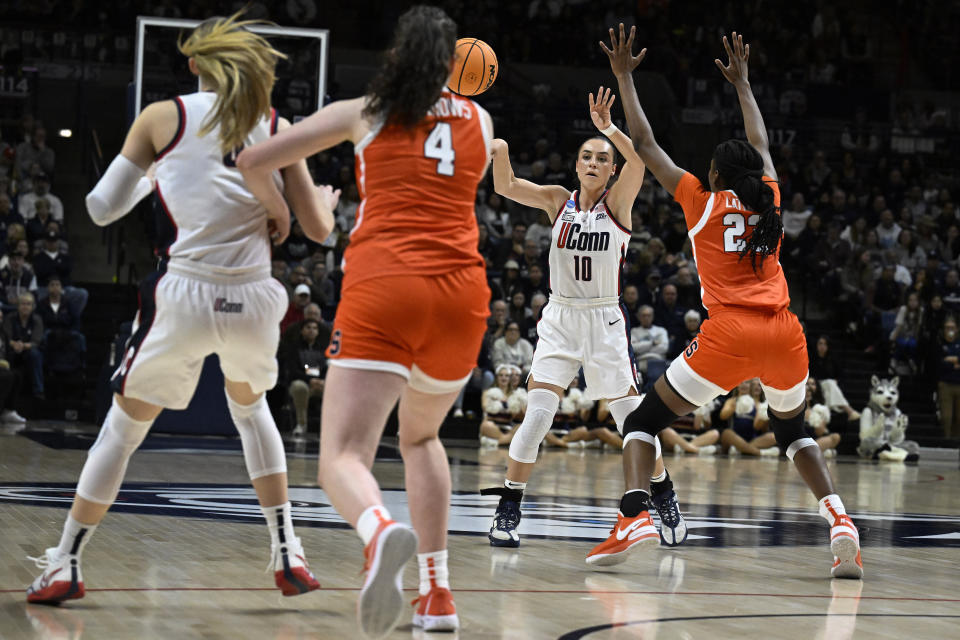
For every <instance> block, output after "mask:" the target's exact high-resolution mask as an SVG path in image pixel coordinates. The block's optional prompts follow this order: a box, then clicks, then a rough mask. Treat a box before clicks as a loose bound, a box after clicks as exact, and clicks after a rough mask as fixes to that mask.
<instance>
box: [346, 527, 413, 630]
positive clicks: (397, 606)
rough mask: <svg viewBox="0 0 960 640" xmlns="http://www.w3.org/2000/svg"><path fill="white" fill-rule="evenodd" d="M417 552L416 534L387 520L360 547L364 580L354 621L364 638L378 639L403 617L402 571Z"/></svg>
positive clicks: (408, 528)
mask: <svg viewBox="0 0 960 640" xmlns="http://www.w3.org/2000/svg"><path fill="white" fill-rule="evenodd" d="M416 553H417V534H416V533H414V531H413V529H411V528H410V527H408V526H406V525H403V524H400V523H398V522H394V521H393V520H389V521H386V522H383V523H381V524H380V527H379V528H378V529H377V532H376V533H375V534H374V536H373V539H372V540H371V541H370V543H369V544H368V545H367V546H366V547H365V548H364V550H363V555H364V557H365V558H366V563H365V564H364V567H363V570H364V571H365V572H366V574H367V577H366V579H365V580H364V581H363V588H362V589H361V590H360V598H359V600H358V601H357V621H358V622H359V623H360V629H361V630H362V631H363V633H364V635H365V636H367V637H368V638H382V637H383V636H385V635H387V634H388V633H390V632H391V631H393V628H394V627H396V626H397V623H398V622H399V621H400V616H401V615H403V568H404V566H406V564H407V561H409V560H410V558H412V557H413V556H414V555H415V554H416Z"/></svg>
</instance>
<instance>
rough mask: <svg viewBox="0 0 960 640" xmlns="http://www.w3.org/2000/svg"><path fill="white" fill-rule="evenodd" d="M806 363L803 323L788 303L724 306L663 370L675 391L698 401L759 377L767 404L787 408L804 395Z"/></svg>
mask: <svg viewBox="0 0 960 640" xmlns="http://www.w3.org/2000/svg"><path fill="white" fill-rule="evenodd" d="M808 369H809V362H808V360H807V341H806V338H805V337H804V335H803V328H802V327H801V326H800V321H799V320H797V316H795V315H794V314H793V313H791V312H790V311H789V310H788V309H783V310H781V311H779V312H775V313H771V312H767V311H759V310H752V309H744V308H730V307H726V308H723V309H720V310H718V311H715V312H714V314H713V315H712V316H711V317H710V318H709V319H707V320H705V321H704V322H703V324H702V325H701V326H700V333H699V334H698V335H697V337H696V338H694V340H693V341H692V342H691V343H690V344H689V345H688V346H687V348H686V350H685V351H684V352H683V353H681V354H680V355H679V356H677V358H676V360H674V361H673V363H671V365H670V367H669V368H668V369H667V373H666V375H667V382H669V383H670V385H671V386H672V387H673V389H674V391H676V392H677V393H679V394H680V395H681V396H682V397H683V398H685V399H686V400H687V401H689V402H691V403H692V404H695V405H697V406H701V405H704V404H706V403H707V402H709V401H710V400H712V399H713V398H715V397H716V396H718V395H721V394H724V393H727V392H729V391H730V390H731V389H733V388H734V387H735V386H737V385H738V384H740V383H741V382H743V381H744V380H749V379H751V378H760V383H761V385H762V386H763V391H764V394H765V395H766V398H767V403H768V404H769V406H770V407H771V408H772V409H774V410H776V411H789V410H791V409H795V408H797V407H798V406H800V404H801V403H802V402H803V400H804V398H805V395H806V389H805V385H806V382H807V375H808Z"/></svg>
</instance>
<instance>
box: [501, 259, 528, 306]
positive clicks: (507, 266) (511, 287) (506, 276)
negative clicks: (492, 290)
mask: <svg viewBox="0 0 960 640" xmlns="http://www.w3.org/2000/svg"><path fill="white" fill-rule="evenodd" d="M500 288H501V290H502V291H503V295H504V298H505V299H507V300H511V299H512V298H513V294H514V293H516V292H517V291H523V289H524V285H523V280H521V278H520V264H519V263H518V262H517V261H516V260H512V259H511V260H507V261H506V263H504V265H503V275H502V276H500Z"/></svg>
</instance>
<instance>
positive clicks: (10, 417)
mask: <svg viewBox="0 0 960 640" xmlns="http://www.w3.org/2000/svg"><path fill="white" fill-rule="evenodd" d="M26 421H27V419H26V418H24V417H23V416H22V415H20V414H19V413H17V412H16V411H14V410H13V409H7V410H6V411H4V412H3V413H0V422H3V423H7V424H24V423H25V422H26Z"/></svg>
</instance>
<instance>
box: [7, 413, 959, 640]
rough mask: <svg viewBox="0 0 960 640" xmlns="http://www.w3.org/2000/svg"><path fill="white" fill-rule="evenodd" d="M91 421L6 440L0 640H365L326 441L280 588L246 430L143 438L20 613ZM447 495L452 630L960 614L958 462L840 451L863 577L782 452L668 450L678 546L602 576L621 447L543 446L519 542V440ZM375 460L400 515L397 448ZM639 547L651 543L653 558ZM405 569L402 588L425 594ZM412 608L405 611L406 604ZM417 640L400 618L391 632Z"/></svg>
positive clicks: (923, 632)
mask: <svg viewBox="0 0 960 640" xmlns="http://www.w3.org/2000/svg"><path fill="white" fill-rule="evenodd" d="M94 437H95V433H94V432H93V431H92V430H89V429H88V430H83V429H73V430H70V431H68V432H66V433H64V432H63V430H62V426H51V427H49V428H48V429H44V428H43V426H42V425H41V426H40V427H36V426H33V425H31V429H30V430H28V431H26V432H22V433H20V434H17V435H10V434H7V435H3V436H0V522H2V523H3V524H2V533H0V549H2V554H3V556H2V557H3V560H2V564H0V569H2V571H0V576H2V577H0V638H4V639H5V640H6V639H20V638H69V639H74V640H75V639H80V638H90V639H97V640H99V639H107V638H205V639H206V638H230V639H237V638H257V639H269V640H273V639H278V640H284V639H295V638H297V639H299V638H357V637H359V631H358V629H357V626H356V621H355V604H356V597H357V591H358V587H359V585H360V583H361V576H360V570H361V568H362V565H363V558H362V553H361V545H360V541H359V539H358V538H357V536H356V535H355V534H354V533H353V532H352V530H349V529H347V528H346V527H345V525H344V523H343V522H342V521H341V520H340V519H339V517H338V516H337V515H336V513H335V512H334V511H333V509H332V508H331V507H330V505H329V503H328V502H326V500H325V496H324V494H323V492H322V491H321V490H320V489H318V488H317V486H316V469H317V457H316V443H315V442H313V443H311V444H307V445H303V444H301V445H299V447H297V446H294V445H290V449H289V450H288V460H289V462H288V464H289V470H290V483H291V500H292V501H293V503H294V518H295V520H296V525H297V527H298V531H299V535H300V536H301V537H302V539H303V543H304V547H305V548H306V551H307V554H308V559H309V561H310V564H311V567H312V569H313V571H314V573H315V574H316V576H317V578H318V579H319V580H320V582H321V584H322V585H323V589H322V590H320V591H315V592H312V593H310V594H306V595H302V596H298V597H294V598H284V597H282V596H281V595H280V593H279V591H277V590H276V589H275V588H274V587H273V581H272V576H271V574H269V573H265V572H264V568H265V567H266V565H267V563H268V560H269V536H268V533H267V529H266V527H265V526H264V524H263V519H262V516H261V515H260V511H259V508H258V507H257V504H256V500H255V498H254V494H253V491H252V489H251V488H250V485H249V482H248V480H247V476H246V472H245V469H244V464H243V457H242V455H241V452H240V447H239V442H238V441H236V440H230V439H222V438H182V437H169V436H151V437H150V438H148V440H147V442H146V443H145V444H144V447H143V448H141V450H140V451H139V452H138V453H136V454H135V455H134V456H133V459H132V460H131V462H130V467H129V470H128V473H127V478H126V480H127V481H126V483H125V484H124V487H123V489H122V491H121V493H120V498H119V501H118V503H117V504H116V505H115V506H114V508H113V509H112V510H111V512H110V513H109V514H108V516H107V518H106V519H105V520H104V522H103V523H102V524H101V526H100V527H99V528H98V529H97V531H96V534H95V536H94V538H93V540H92V541H91V542H90V544H89V546H88V547H87V549H86V552H85V554H84V581H85V583H86V587H87V596H86V597H85V598H84V599H82V600H75V601H70V602H68V603H66V604H64V605H62V606H60V607H46V606H35V605H27V604H26V602H25V596H24V589H25V588H26V586H27V585H28V584H29V583H30V582H31V580H32V579H33V577H34V576H35V575H36V574H37V573H38V570H37V569H36V568H35V567H34V566H33V563H32V562H30V561H29V560H27V558H26V556H27V555H37V554H39V553H41V552H42V551H43V549H44V548H45V547H48V546H53V545H55V544H56V542H57V541H58V539H59V535H60V529H61V525H62V523H63V520H64V518H65V516H66V509H67V508H68V507H69V505H70V500H71V497H72V491H73V487H74V484H75V482H76V480H77V477H78V475H79V472H80V468H81V465H82V463H83V460H84V457H85V450H86V448H88V447H89V445H90V444H91V443H92V441H93V438H94ZM448 454H449V457H450V461H451V469H452V474H453V486H454V492H455V495H454V497H453V505H452V509H451V519H450V530H451V537H450V573H451V584H452V588H453V590H454V594H455V596H456V602H457V607H458V612H459V614H460V619H461V624H462V628H461V630H460V632H459V634H458V636H456V637H460V638H505V639H506V638H509V639H541V638H542V639H544V640H547V639H551V640H552V639H563V640H575V639H579V638H586V639H589V640H602V639H608V638H658V639H662V638H733V637H737V638H753V637H757V638H760V637H763V638H802V639H804V640H807V639H809V638H830V639H843V638H904V637H909V638H948V637H956V634H957V631H956V630H957V626H958V621H960V578H958V577H957V567H958V566H960V499H958V495H960V473H958V469H957V463H956V462H955V461H954V462H952V463H943V462H941V463H937V462H924V463H921V464H920V465H919V466H905V465H903V464H882V465H881V464H876V463H866V462H860V461H858V460H855V459H852V458H851V459H845V458H841V459H839V460H837V461H831V462H829V464H830V467H831V470H832V471H833V473H834V474H835V477H836V479H837V481H838V485H839V488H840V494H841V496H842V497H843V499H844V501H845V503H846V506H847V510H848V511H849V512H850V513H851V514H852V516H853V518H854V520H855V521H856V523H857V524H858V525H859V527H860V530H861V540H862V544H863V561H864V567H865V570H866V577H865V579H864V580H863V582H862V583H861V582H856V581H839V580H831V579H830V577H829V576H830V573H829V568H830V564H831V556H830V553H829V548H828V545H827V538H828V529H827V526H826V524H825V523H824V522H823V520H822V519H821V518H820V517H819V516H818V515H817V514H816V501H815V500H814V499H813V497H812V496H811V495H810V494H809V493H808V491H807V490H806V488H805V487H804V486H803V485H802V483H801V481H800V478H799V476H798V475H797V474H796V472H795V471H794V470H793V469H792V466H791V465H790V464H789V463H788V462H787V461H786V460H785V459H780V460H777V459H772V460H771V459H745V458H743V457H737V458H727V457H726V456H721V457H718V458H697V457H690V456H688V457H674V456H667V458H666V463H667V467H668V468H669V469H670V473H671V475H672V476H673V479H674V482H675V484H676V487H677V490H678V493H679V496H680V504H681V508H682V509H683V510H684V513H685V516H686V518H687V520H688V523H689V526H690V528H691V536H690V539H689V540H688V542H687V544H686V545H684V546H683V547H680V548H677V549H668V548H666V547H662V546H661V547H660V548H657V549H654V550H652V551H650V552H649V553H647V554H646V555H641V554H637V555H635V556H634V557H633V558H632V559H631V560H630V561H629V562H628V563H626V564H624V565H620V566H618V567H613V568H609V569H607V570H603V571H597V570H592V569H590V568H588V566H587V565H586V564H585V563H584V561H583V558H584V555H585V554H586V552H587V551H588V550H589V549H590V548H591V547H592V546H593V545H594V544H595V543H596V541H599V540H600V539H602V538H604V537H605V536H606V532H607V531H608V530H609V527H610V526H611V524H612V523H613V515H614V514H615V512H616V506H617V501H618V499H619V496H620V492H621V490H622V479H621V471H620V455H619V453H618V452H615V451H610V450H606V451H601V450H595V449H586V450H573V451H559V450H548V451H546V452H545V453H544V454H543V456H542V460H541V462H540V464H539V466H538V468H537V470H536V471H535V474H534V477H533V479H532V481H531V484H530V486H529V488H528V491H527V493H528V495H529V498H526V499H525V502H524V519H523V522H522V523H521V527H520V533H521V536H522V543H521V547H520V548H519V549H494V548H491V547H490V546H489V545H488V543H487V539H486V537H485V533H486V530H487V528H488V527H489V522H490V516H491V514H492V513H493V507H494V505H495V503H496V499H495V498H486V497H484V498H481V497H480V496H479V495H477V491H478V489H480V488H482V487H486V486H492V485H495V484H499V483H500V482H502V479H503V471H504V469H505V466H506V457H507V453H506V450H505V449H500V450H483V451H481V450H478V449H477V448H476V446H475V444H474V443H473V442H463V441H458V442H451V443H449V446H448ZM375 473H376V475H377V477H378V478H379V480H380V482H381V485H382V486H383V488H384V490H385V491H384V497H385V501H386V503H387V506H388V507H389V508H390V509H391V512H392V513H393V514H394V516H397V517H398V519H405V518H406V517H407V516H406V509H405V498H404V494H403V492H402V486H403V471H402V466H401V463H400V460H399V455H398V454H397V451H396V449H395V447H393V446H392V445H391V443H390V442H389V441H385V443H384V444H383V446H382V447H381V450H380V453H379V455H378V462H377V464H376V467H375ZM641 553H642V552H641ZM416 581H417V574H416V566H415V563H411V564H410V566H409V568H408V570H407V575H406V580H405V586H406V587H408V588H409V597H410V599H411V600H412V599H413V598H415V597H416V593H415V589H416V584H417V582H416ZM411 614H412V607H411ZM411 634H412V635H413V637H421V638H425V637H428V636H430V637H434V638H439V639H442V638H451V637H455V636H452V635H451V634H423V633H421V632H419V631H418V630H413V629H412V628H411V626H410V624H409V619H406V620H405V621H404V622H403V623H402V624H401V626H400V627H399V628H398V629H397V630H396V631H395V632H394V633H393V634H392V635H391V636H390V637H391V638H409V637H411Z"/></svg>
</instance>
